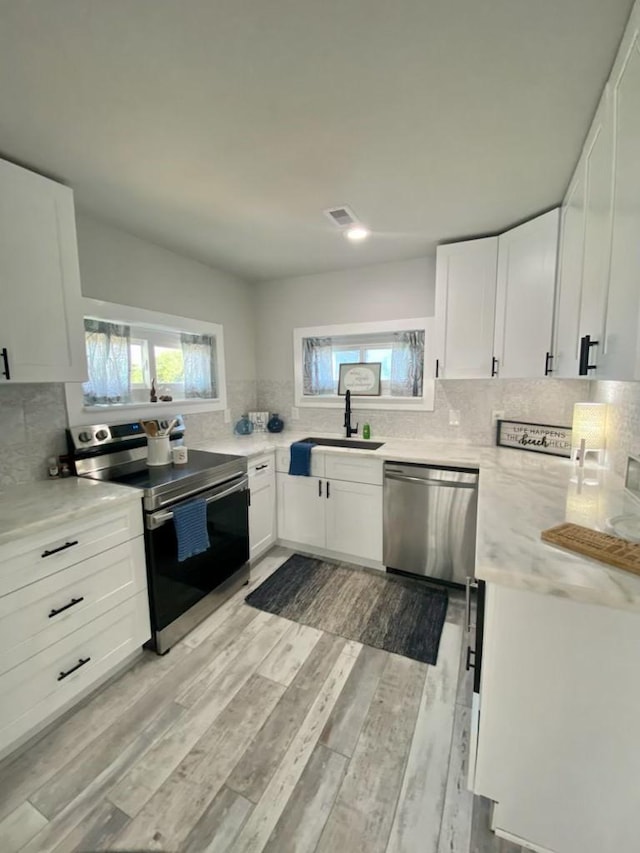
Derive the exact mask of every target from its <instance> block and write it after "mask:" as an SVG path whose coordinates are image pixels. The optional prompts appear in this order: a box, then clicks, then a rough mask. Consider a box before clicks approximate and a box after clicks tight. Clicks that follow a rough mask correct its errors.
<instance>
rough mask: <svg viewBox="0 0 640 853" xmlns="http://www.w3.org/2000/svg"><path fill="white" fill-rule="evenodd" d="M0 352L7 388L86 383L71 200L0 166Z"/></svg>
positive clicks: (31, 176) (54, 187)
mask: <svg viewBox="0 0 640 853" xmlns="http://www.w3.org/2000/svg"><path fill="white" fill-rule="evenodd" d="M3 349H6V356H7V362H8V366H9V373H10V380H11V381H15V382H63V381H81V380H84V379H86V378H87V373H86V356H85V348H84V330H83V320H82V307H81V291H80V273H79V269H78V249H77V242H76V228H75V214H74V207H73V193H72V192H71V190H70V189H69V188H68V187H64V186H62V185H61V184H57V183H55V181H50V180H48V179H47V178H43V177H41V176H40V175H36V174H35V173H33V172H29V171H27V170H26V169H21V168H19V167H18V166H14V165H13V164H12V163H7V162H6V161H4V160H0V350H3ZM4 370H5V365H4V363H3V361H2V359H0V381H7V378H6V376H5V375H4Z"/></svg>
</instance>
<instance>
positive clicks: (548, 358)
mask: <svg viewBox="0 0 640 853" xmlns="http://www.w3.org/2000/svg"><path fill="white" fill-rule="evenodd" d="M552 361H553V354H552V353H550V352H548V353H547V354H546V356H545V359H544V375H545V376H550V375H551V374H552V373H553V367H551V362H552Z"/></svg>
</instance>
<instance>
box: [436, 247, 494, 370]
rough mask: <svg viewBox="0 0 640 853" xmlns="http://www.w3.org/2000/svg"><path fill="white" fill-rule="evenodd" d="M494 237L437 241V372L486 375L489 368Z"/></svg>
mask: <svg viewBox="0 0 640 853" xmlns="http://www.w3.org/2000/svg"><path fill="white" fill-rule="evenodd" d="M497 258H498V238H497V237H489V238H487V239H483V240H469V241H467V242H465V243H451V244H450V245H448V246H438V250H437V262H436V311H435V313H436V335H437V341H438V343H437V359H438V362H437V374H436V375H437V377H439V378H440V379H473V378H481V379H482V378H486V377H489V376H491V373H492V356H493V330H494V314H495V300H496V265H497Z"/></svg>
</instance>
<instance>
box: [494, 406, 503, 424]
mask: <svg viewBox="0 0 640 853" xmlns="http://www.w3.org/2000/svg"><path fill="white" fill-rule="evenodd" d="M503 420H504V409H492V411H491V423H492V424H495V423H496V422H497V421H503Z"/></svg>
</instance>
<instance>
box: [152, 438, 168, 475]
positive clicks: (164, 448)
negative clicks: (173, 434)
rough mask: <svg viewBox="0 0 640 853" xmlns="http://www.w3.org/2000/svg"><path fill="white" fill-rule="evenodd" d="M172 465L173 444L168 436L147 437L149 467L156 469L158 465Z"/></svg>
mask: <svg viewBox="0 0 640 853" xmlns="http://www.w3.org/2000/svg"><path fill="white" fill-rule="evenodd" d="M170 464H171V442H170V440H169V436H168V435H157V436H155V437H154V436H152V435H148V436H147V465H148V466H149V467H150V468H154V467H156V466H158V465H170Z"/></svg>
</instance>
